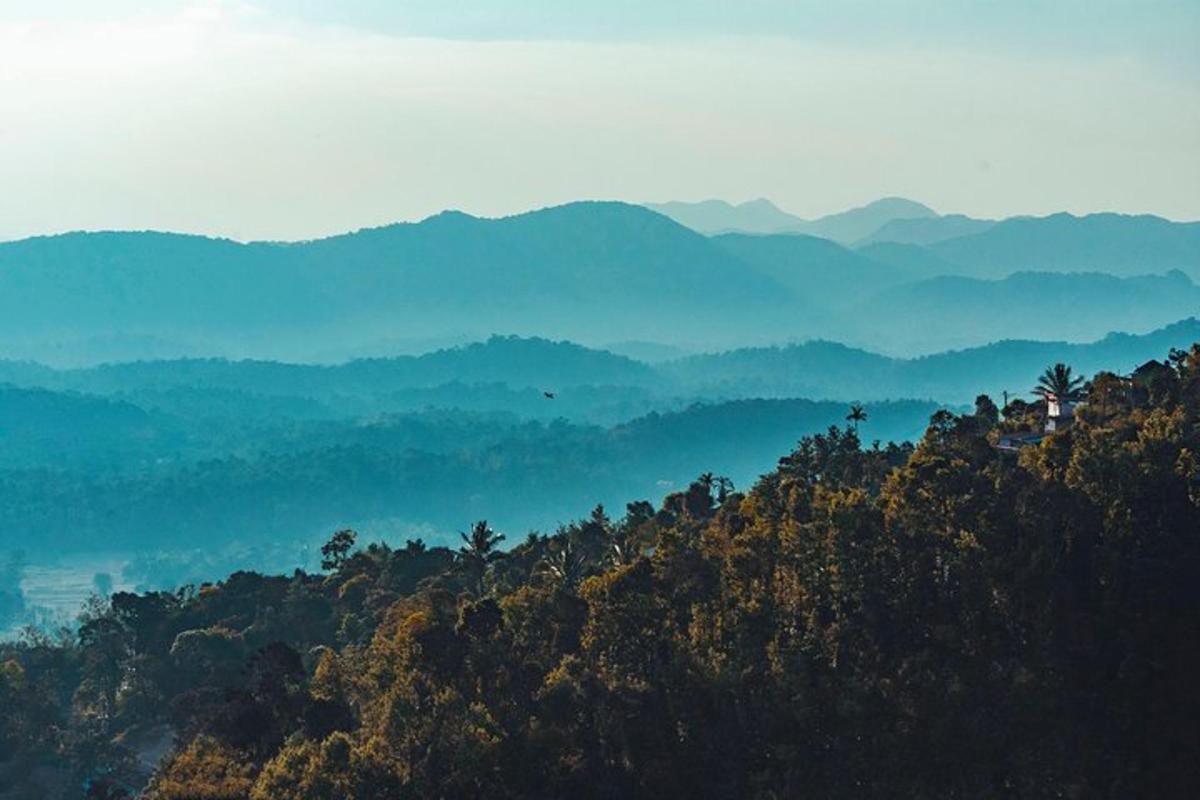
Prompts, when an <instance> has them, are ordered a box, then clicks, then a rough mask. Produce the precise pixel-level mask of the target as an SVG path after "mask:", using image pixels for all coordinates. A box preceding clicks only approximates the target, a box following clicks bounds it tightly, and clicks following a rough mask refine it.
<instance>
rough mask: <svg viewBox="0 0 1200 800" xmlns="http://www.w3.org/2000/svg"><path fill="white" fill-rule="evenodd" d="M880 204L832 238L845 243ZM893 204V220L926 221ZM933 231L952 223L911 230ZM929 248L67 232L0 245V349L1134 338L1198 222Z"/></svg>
mask: <svg viewBox="0 0 1200 800" xmlns="http://www.w3.org/2000/svg"><path fill="white" fill-rule="evenodd" d="M889 202H890V201H889ZM893 205H894V204H893ZM889 207H891V206H889V203H881V204H872V206H868V207H866V208H865V209H857V210H855V211H852V212H847V213H846V214H843V215H835V217H836V219H835V218H825V222H824V223H823V224H825V225H826V226H827V227H828V226H832V225H837V226H842V229H843V230H847V231H848V230H849V228H848V227H847V226H850V227H853V225H852V224H851V223H852V222H853V220H856V219H857V220H862V219H865V217H863V214H864V213H866V211H867V210H870V209H872V208H874V209H875V210H876V211H878V210H880V209H887V208H889ZM899 208H900V209H901V212H896V211H895V210H894V209H893V211H890V212H888V213H912V214H917V213H920V209H918V208H910V207H908V206H905V205H904V204H903V203H901V204H900V206H899ZM904 208H909V210H908V211H907V212H903V209H904ZM920 208H922V209H923V208H925V207H924V206H921V207H920ZM872 213H873V212H872ZM930 213H932V212H930ZM879 219H880V218H877V219H874V220H873V221H872V224H875V223H876V222H879ZM939 220H940V221H943V222H945V223H946V224H947V225H949V226H951V227H955V228H956V229H960V230H961V229H962V225H961V222H962V221H961V220H954V219H952V218H951V217H931V216H925V217H912V218H910V219H909V220H908V222H909V223H911V224H916V223H921V224H926V225H932V224H934V222H936V221H939ZM893 223H895V220H892V222H889V223H886V224H885V225H884V227H887V226H888V225H892V224H893ZM853 224H858V223H856V222H854V223H853ZM896 224H898V223H896ZM968 227H969V226H968ZM831 235H832V234H831ZM854 235H855V236H856V237H857V236H858V233H855V234H854ZM931 236H932V235H931V234H929V233H928V232H926V233H923V234H921V235H920V236H917V235H915V234H914V235H912V236H909V237H908V238H910V239H911V238H920V239H921V240H922V241H925V242H927V243H926V244H916V243H913V242H911V241H905V242H894V241H881V240H874V239H872V240H871V241H868V242H866V243H864V244H861V245H857V246H854V247H847V246H845V245H842V244H838V243H837V242H835V241H833V240H831V239H828V238H821V237H818V236H813V235H810V234H808V233H788V234H744V233H740V234H738V233H731V234H722V235H716V236H711V237H710V236H705V235H702V234H700V233H697V232H696V231H693V230H691V229H689V228H687V227H685V226H683V225H681V224H679V223H677V222H675V221H673V220H671V219H668V218H667V217H665V216H663V215H661V214H659V213H656V212H654V211H651V210H649V209H646V208H643V207H640V206H633V205H627V204H622V203H574V204H569V205H566V206H558V207H554V208H548V209H543V210H540V211H535V212H529V213H526V214H520V215H517V216H514V217H505V218H501V219H481V218H476V217H472V216H468V215H466V214H462V213H458V212H447V213H443V214H439V215H437V216H434V217H431V218H429V219H427V220H424V221H423V222H419V223H405V224H398V225H391V226H387V227H383V228H375V229H368V230H363V231H358V232H355V233H351V234H345V235H342V236H335V237H331V238H328V239H321V240H316V241H308V242H296V243H274V242H252V243H247V244H242V243H238V242H233V241H229V240H221V239H208V238H203V237H197V236H182V235H174V234H164V233H155V232H124V233H118V232H107V233H105V232H101V233H73V234H64V235H60V236H53V237H41V238H34V239H27V240H22V241H18V242H10V243H5V244H0V357H4V358H10V359H11V358H26V359H32V360H36V361H41V362H44V363H49V364H57V365H60V366H81V365H86V364H91V363H97V362H103V361H129V360H137V359H146V358H157V359H162V358H175V357H181V356H225V357H234V358H258V359H272V360H287V361H308V362H312V361H334V362H336V361H343V360H346V359H348V358H352V357H357V356H361V355H363V354H371V355H391V354H395V353H397V352H398V351H399V352H405V351H411V350H412V349H417V345H418V343H421V342H426V343H439V342H442V343H450V342H461V341H471V340H477V339H481V338H484V337H486V336H488V335H489V334H491V333H493V332H495V331H507V332H511V333H515V334H519V335H522V336H547V337H551V338H561V339H570V340H572V341H577V342H580V343H584V344H587V345H590V346H594V347H599V346H603V345H606V344H608V343H614V342H631V343H637V344H636V345H635V350H634V351H633V352H638V353H647V352H652V351H657V352H660V353H668V354H669V353H671V352H677V351H679V350H683V351H686V352H697V351H703V350H725V349H730V348H735V347H746V346H764V345H768V344H776V343H783V342H788V341H797V340H803V339H808V338H817V337H820V338H832V339H837V340H840V341H845V342H848V343H852V344H854V345H856V346H863V347H866V348H869V349H874V350H879V351H883V352H887V353H890V354H893V355H901V356H911V355H917V354H921V353H929V352H935V351H938V350H944V349H947V348H949V347H965V346H976V345H981V344H985V343H987V342H989V341H992V340H993V339H995V338H997V337H998V336H1006V337H1021V338H1049V339H1060V338H1066V339H1073V340H1076V341H1086V340H1089V339H1095V338H1098V337H1100V336H1102V335H1104V334H1105V333H1107V332H1109V331H1111V330H1114V329H1116V328H1121V329H1124V330H1127V331H1129V332H1135V333H1140V332H1146V331H1149V330H1152V329H1154V328H1156V327H1160V326H1162V325H1165V324H1168V323H1170V322H1172V321H1174V320H1177V319H1179V318H1181V317H1186V316H1191V315H1193V314H1195V313H1197V312H1200V305H1198V304H1197V303H1196V302H1195V297H1196V293H1195V291H1194V288H1195V287H1194V286H1191V285H1190V284H1189V277H1190V279H1191V280H1196V279H1200V224H1198V223H1176V222H1170V221H1167V220H1163V219H1160V218H1157V217H1148V216H1138V217H1129V216H1120V215H1114V214H1097V215H1091V216H1087V217H1073V216H1070V215H1065V214H1064V215H1054V216H1051V217H1043V218H1014V219H1010V220H1005V221H1001V222H997V223H995V224H991V225H990V226H989V227H987V228H986V229H982V230H978V231H977V232H974V233H968V234H966V235H959V236H953V237H951V238H946V239H941V240H938V241H931ZM1173 270H1178V271H1179V272H1180V273H1182V274H1174V273H1173V274H1170V275H1168V276H1166V277H1162V276H1163V275H1164V274H1165V273H1170V272H1171V271H1173ZM1015 273H1021V274H1020V276H1017V275H1015ZM1051 273H1079V274H1074V275H1070V276H1068V277H1062V276H1061V275H1059V276H1056V275H1054V274H1051ZM1095 273H1106V274H1107V275H1108V276H1109V278H1110V279H1106V278H1105V277H1104V276H1103V275H1098V274H1095ZM1147 275H1159V276H1160V277H1159V278H1158V279H1153V280H1152V279H1150V278H1147V277H1145V276H1147ZM1114 276H1115V277H1114ZM1117 277H1120V278H1128V279H1135V278H1136V281H1135V282H1134V283H1122V282H1121V281H1119V280H1116V278H1117ZM951 278H954V280H951ZM960 279H961V280H960ZM1085 298H1086V302H1083V300H1084V299H1085ZM1131 300H1132V301H1136V302H1134V303H1133V304H1132V305H1130V301H1131ZM1123 304H1124V305H1123ZM1126 306H1128V307H1126ZM968 309H969V311H968ZM925 320H929V322H928V324H926V322H925Z"/></svg>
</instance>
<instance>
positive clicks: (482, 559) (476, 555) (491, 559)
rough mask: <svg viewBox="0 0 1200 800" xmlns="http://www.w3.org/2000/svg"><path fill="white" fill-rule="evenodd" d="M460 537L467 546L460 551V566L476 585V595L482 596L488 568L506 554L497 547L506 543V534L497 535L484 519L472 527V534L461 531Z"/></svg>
mask: <svg viewBox="0 0 1200 800" xmlns="http://www.w3.org/2000/svg"><path fill="white" fill-rule="evenodd" d="M458 535H459V536H461V537H462V540H463V544H464V545H465V546H464V547H461V548H459V551H458V561H459V565H460V567H461V569H462V571H463V572H465V573H466V574H467V575H468V577H469V579H470V580H471V582H472V584H473V585H474V588H475V593H476V594H480V595H481V594H483V580H484V577H485V576H486V575H487V571H488V567H490V566H491V565H492V564H493V563H495V562H496V561H498V560H500V559H501V558H503V557H504V554H503V553H501V552H500V551H499V550H497V549H496V547H497V545H499V544H500V542H502V541H504V534H502V533H496V532H495V531H494V530H492V529H491V527H490V526H489V525H488V524H487V520H485V519H484V520H480V521H479V522H476V523H475V524H474V525H472V526H471V532H470V534H466V533H462V532H461V531H460V532H459V534H458Z"/></svg>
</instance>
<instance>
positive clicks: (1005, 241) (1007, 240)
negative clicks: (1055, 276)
mask: <svg viewBox="0 0 1200 800" xmlns="http://www.w3.org/2000/svg"><path fill="white" fill-rule="evenodd" d="M929 249H930V251H931V252H933V253H934V254H935V255H937V256H938V257H940V258H943V259H945V260H946V261H949V262H952V263H956V264H959V265H961V266H962V267H964V268H965V269H966V270H969V272H970V273H971V274H973V275H977V276H981V277H1002V276H1004V275H1007V274H1010V273H1012V272H1018V271H1022V270H1043V271H1051V270H1052V271H1058V272H1094V271H1103V272H1109V273H1112V274H1114V275H1124V276H1129V275H1145V274H1149V273H1155V272H1164V271H1167V270H1172V269H1179V270H1183V271H1185V272H1187V273H1188V274H1189V275H1191V276H1192V277H1193V278H1194V279H1197V280H1200V222H1172V221H1170V220H1166V219H1163V218H1162V217H1156V216H1152V215H1148V214H1142V215H1136V216H1135V215H1127V214H1110V213H1103V214H1088V215H1086V216H1082V217H1077V216H1074V215H1072V214H1066V213H1063V214H1052V215H1050V216H1048V217H1014V218H1012V219H1007V220H1004V221H1002V222H998V223H996V224H995V225H992V226H990V227H988V228H987V229H986V230H983V231H981V232H978V233H974V234H971V235H967V236H958V237H955V238H952V239H946V240H943V241H939V242H935V243H933V244H931V245H929Z"/></svg>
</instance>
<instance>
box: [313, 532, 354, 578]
mask: <svg viewBox="0 0 1200 800" xmlns="http://www.w3.org/2000/svg"><path fill="white" fill-rule="evenodd" d="M357 538H358V534H356V533H355V532H354V531H352V530H350V529H349V528H345V529H343V530H340V531H337V532H336V533H334V534H333V536H332V537H330V539H329V541H328V542H326V543H325V544H323V545H321V569H323V570H337V569H341V566H342V565H343V564H345V563H346V559H347V558H349V556H350V551H351V550H352V549H353V548H354V540H355V539H357Z"/></svg>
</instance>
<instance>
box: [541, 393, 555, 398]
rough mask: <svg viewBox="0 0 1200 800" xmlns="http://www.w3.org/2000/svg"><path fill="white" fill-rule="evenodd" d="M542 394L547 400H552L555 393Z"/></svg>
mask: <svg viewBox="0 0 1200 800" xmlns="http://www.w3.org/2000/svg"><path fill="white" fill-rule="evenodd" d="M542 396H543V397H545V398H546V399H547V400H553V399H554V396H555V395H554V392H542Z"/></svg>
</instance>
